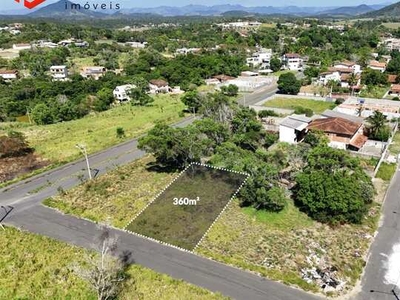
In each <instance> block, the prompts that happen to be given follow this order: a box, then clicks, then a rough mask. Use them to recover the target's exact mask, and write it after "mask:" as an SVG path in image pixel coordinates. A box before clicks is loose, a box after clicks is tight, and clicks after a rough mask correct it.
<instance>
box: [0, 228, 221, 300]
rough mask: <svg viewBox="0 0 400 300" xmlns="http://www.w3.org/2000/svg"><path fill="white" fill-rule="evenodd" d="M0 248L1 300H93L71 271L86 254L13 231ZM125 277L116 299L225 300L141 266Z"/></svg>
mask: <svg viewBox="0 0 400 300" xmlns="http://www.w3.org/2000/svg"><path fill="white" fill-rule="evenodd" d="M0 243H1V245H2V246H1V247H0V299H86V300H91V299H93V300H95V299H97V297H96V296H95V294H94V293H93V292H92V291H91V290H90V288H89V287H88V285H87V284H86V283H85V282H84V281H82V280H81V279H80V278H79V277H77V276H75V274H74V273H73V271H72V268H71V266H72V264H74V263H82V260H83V257H84V254H85V252H86V250H83V249H80V248H77V247H73V246H69V245H67V244H65V243H61V242H58V241H55V240H52V239H50V238H47V237H42V236H39V235H35V234H31V233H27V232H22V231H19V230H17V229H14V228H6V230H5V231H1V234H0ZM127 273H128V276H129V277H128V280H127V281H126V282H125V285H124V288H123V291H122V293H121V294H120V296H119V297H118V299H124V300H125V299H126V300H132V299H152V300H156V299H157V300H158V299H180V300H186V299H193V300H195V299H203V300H206V299H207V300H208V299H210V300H211V299H225V298H224V297H222V296H219V295H216V294H213V293H211V292H208V291H206V290H204V289H201V288H198V287H195V286H193V285H190V284H187V283H185V282H183V281H180V280H175V279H172V278H171V277H169V276H167V275H162V274H159V273H156V272H154V271H151V270H149V269H146V268H143V267H140V266H131V267H129V269H128V270H127Z"/></svg>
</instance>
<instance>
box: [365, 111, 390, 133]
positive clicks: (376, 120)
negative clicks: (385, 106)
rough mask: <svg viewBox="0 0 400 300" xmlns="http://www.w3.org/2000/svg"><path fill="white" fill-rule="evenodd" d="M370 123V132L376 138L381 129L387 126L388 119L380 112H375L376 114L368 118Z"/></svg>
mask: <svg viewBox="0 0 400 300" xmlns="http://www.w3.org/2000/svg"><path fill="white" fill-rule="evenodd" d="M367 121H368V123H369V124H370V126H369V130H370V131H371V134H372V135H373V136H374V135H376V133H378V132H379V131H380V130H381V129H383V128H384V127H385V125H386V122H387V118H386V116H385V115H384V114H383V113H381V112H380V111H374V114H373V115H371V116H369V117H368V118H367Z"/></svg>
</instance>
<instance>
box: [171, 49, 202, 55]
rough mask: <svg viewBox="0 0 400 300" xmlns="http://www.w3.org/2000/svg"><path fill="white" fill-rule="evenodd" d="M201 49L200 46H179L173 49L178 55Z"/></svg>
mask: <svg viewBox="0 0 400 300" xmlns="http://www.w3.org/2000/svg"><path fill="white" fill-rule="evenodd" d="M200 50H201V49H200V48H179V49H176V50H175V54H177V55H179V54H184V55H186V54H189V53H197V52H199V51H200Z"/></svg>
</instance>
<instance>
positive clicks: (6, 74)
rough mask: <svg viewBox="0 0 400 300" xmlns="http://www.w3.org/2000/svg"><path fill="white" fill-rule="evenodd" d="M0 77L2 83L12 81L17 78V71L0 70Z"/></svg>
mask: <svg viewBox="0 0 400 300" xmlns="http://www.w3.org/2000/svg"><path fill="white" fill-rule="evenodd" d="M0 77H1V78H3V79H4V81H12V80H15V79H17V78H18V71H17V70H0Z"/></svg>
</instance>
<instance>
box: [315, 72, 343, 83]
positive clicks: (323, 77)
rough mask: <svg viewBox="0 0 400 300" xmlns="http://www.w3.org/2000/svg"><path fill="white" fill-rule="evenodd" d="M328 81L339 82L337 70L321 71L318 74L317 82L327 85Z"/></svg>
mask: <svg viewBox="0 0 400 300" xmlns="http://www.w3.org/2000/svg"><path fill="white" fill-rule="evenodd" d="M329 81H336V82H340V81H341V77H340V73H339V72H338V71H328V72H323V73H321V74H320V75H319V77H318V81H317V83H318V84H321V85H327V83H328V82H329Z"/></svg>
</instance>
